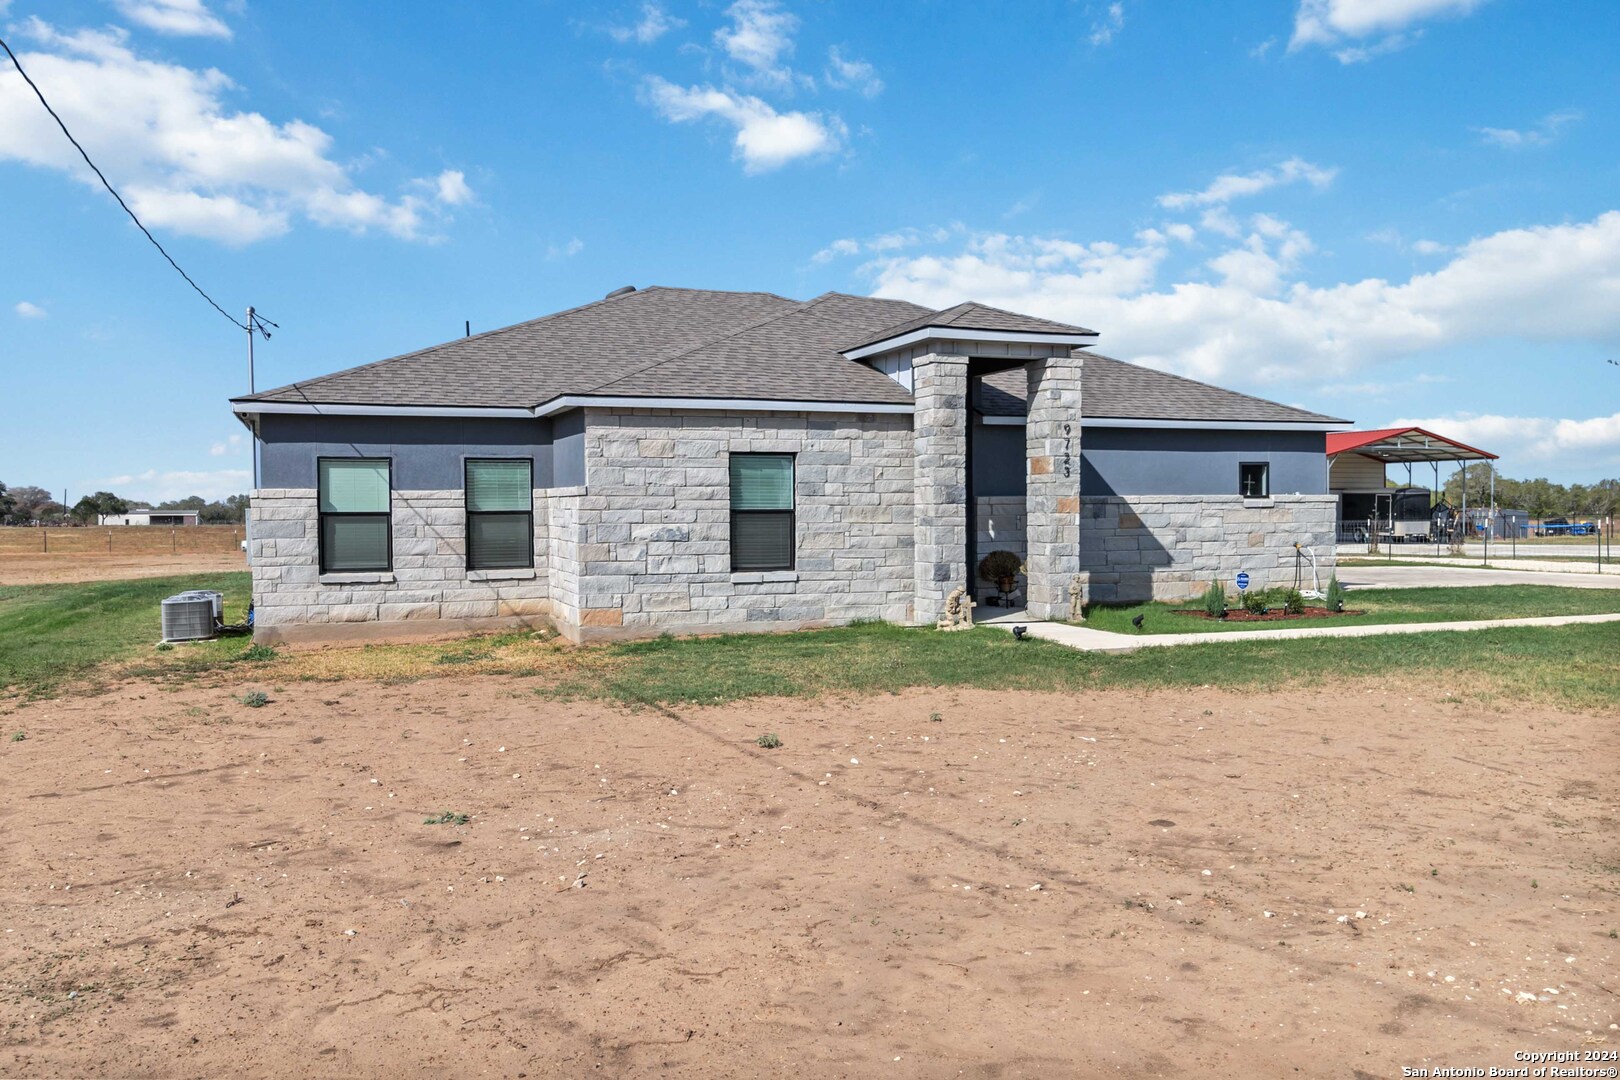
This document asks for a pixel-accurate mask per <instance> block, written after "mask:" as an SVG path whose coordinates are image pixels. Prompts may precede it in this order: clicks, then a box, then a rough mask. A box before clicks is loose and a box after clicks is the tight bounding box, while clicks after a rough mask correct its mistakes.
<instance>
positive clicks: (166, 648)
mask: <svg viewBox="0 0 1620 1080" xmlns="http://www.w3.org/2000/svg"><path fill="white" fill-rule="evenodd" d="M157 651H158V652H173V651H174V646H173V645H172V644H170V643H169V642H167V641H160V642H158V644H157Z"/></svg>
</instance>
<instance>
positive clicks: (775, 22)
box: [714, 0, 799, 86]
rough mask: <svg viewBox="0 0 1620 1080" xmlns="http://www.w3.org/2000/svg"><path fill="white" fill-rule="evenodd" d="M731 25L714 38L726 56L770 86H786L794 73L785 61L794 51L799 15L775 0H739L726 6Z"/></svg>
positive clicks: (718, 32)
mask: <svg viewBox="0 0 1620 1080" xmlns="http://www.w3.org/2000/svg"><path fill="white" fill-rule="evenodd" d="M726 15H727V17H729V18H730V19H731V25H729V26H723V27H721V28H720V29H718V30H716V31H715V32H714V40H715V43H716V44H717V45H719V46H720V48H721V49H723V50H724V51H725V53H726V55H727V56H729V57H731V59H733V60H735V61H737V62H738V63H739V64H742V65H744V66H745V67H747V68H748V69H750V71H751V72H752V74H753V77H754V78H756V79H758V80H759V81H760V82H763V83H765V84H768V85H773V86H787V85H790V84H791V83H792V82H793V81H794V73H793V71H792V70H791V69H790V68H788V67H787V66H786V65H785V64H783V63H782V59H783V57H785V56H787V55H788V54H790V53H792V52H793V34H794V32H795V31H797V30H798V28H799V19H798V16H796V15H794V14H792V13H791V12H787V11H783V10H782V8H781V5H779V4H777V3H775V0H737V2H736V3H734V4H732V5H731V6H730V7H729V8H727V9H726Z"/></svg>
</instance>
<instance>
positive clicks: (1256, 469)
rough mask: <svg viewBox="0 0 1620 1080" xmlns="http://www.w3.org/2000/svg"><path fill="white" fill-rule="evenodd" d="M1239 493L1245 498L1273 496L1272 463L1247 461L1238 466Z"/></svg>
mask: <svg viewBox="0 0 1620 1080" xmlns="http://www.w3.org/2000/svg"><path fill="white" fill-rule="evenodd" d="M1238 494H1240V495H1242V496H1243V497H1244V498H1245V499H1269V498H1271V465H1270V463H1269V462H1265V461H1245V462H1243V463H1242V464H1241V465H1239V466H1238Z"/></svg>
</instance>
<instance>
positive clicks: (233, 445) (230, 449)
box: [208, 435, 242, 457]
mask: <svg viewBox="0 0 1620 1080" xmlns="http://www.w3.org/2000/svg"><path fill="white" fill-rule="evenodd" d="M241 452H242V436H240V435H232V436H230V437H229V438H227V439H226V440H225V441H223V442H217V443H215V444H214V445H212V446H210V447H209V448H208V453H209V454H210V455H211V456H213V457H224V456H225V455H226V454H240V453H241Z"/></svg>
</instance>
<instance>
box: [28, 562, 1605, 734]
mask: <svg viewBox="0 0 1620 1080" xmlns="http://www.w3.org/2000/svg"><path fill="white" fill-rule="evenodd" d="M203 587H207V588H217V589H221V590H223V591H224V592H225V594H226V597H227V609H226V618H227V619H228V620H238V619H240V618H241V615H242V610H243V608H244V607H245V600H246V597H247V590H248V580H247V575H246V574H242V573H236V574H219V575H214V576H212V577H209V576H206V575H203V576H186V577H182V578H159V579H149V580H146V581H130V582H102V583H93V584H80V585H35V586H16V587H6V588H0V686H3V687H8V688H9V693H10V694H11V695H13V697H14V698H15V696H16V695H21V696H27V697H40V696H49V695H52V694H55V693H60V692H66V691H67V690H69V689H73V690H75V691H77V690H79V689H81V688H84V689H93V688H94V687H95V686H96V685H97V684H98V683H100V682H103V681H105V680H106V679H108V678H110V677H112V676H116V675H129V674H134V675H139V676H144V677H150V678H156V679H160V680H169V681H172V680H174V679H177V678H188V677H198V676H209V675H211V674H217V673H220V672H228V673H230V682H231V685H232V686H233V689H241V688H247V689H253V688H265V689H269V690H271V691H273V690H274V687H275V686H276V685H277V684H279V683H283V682H287V681H292V680H332V681H337V680H345V679H385V680H404V679H420V678H434V677H442V676H446V675H459V676H472V675H482V674H492V675H493V674H498V675H508V676H518V677H522V678H524V679H526V680H528V681H529V682H528V685H530V686H531V688H532V689H533V691H534V692H536V693H539V694H543V695H545V696H548V697H554V698H591V699H603V700H609V701H616V702H622V703H626V704H657V703H664V702H668V703H682V702H685V703H690V702H705V703H720V702H727V701H736V700H739V699H742V698H749V697H761V696H771V695H785V696H815V695H820V694H830V693H859V694H870V693H885V692H892V691H899V690H902V689H904V688H906V687H911V686H972V687H986V688H1004V689H1024V690H1056V691H1083V690H1090V689H1105V688H1131V689H1151V688H1160V687H1185V688H1198V687H1202V686H1215V687H1221V688H1225V689H1237V690H1246V691H1252V692H1255V693H1264V692H1267V691H1270V690H1275V689H1279V688H1283V687H1288V686H1299V685H1306V686H1318V685H1323V686H1334V685H1343V684H1344V683H1346V682H1348V681H1354V680H1361V679H1369V678H1371V679H1388V678H1415V679H1418V680H1420V681H1422V682H1423V683H1424V684H1426V685H1428V686H1430V687H1433V688H1434V690H1435V694H1436V696H1440V695H1441V694H1443V693H1447V692H1449V693H1451V694H1454V695H1456V696H1458V697H1467V698H1475V699H1479V698H1485V699H1493V698H1495V699H1501V700H1507V701H1524V702H1548V703H1554V704H1559V705H1564V706H1570V707H1579V708H1617V707H1620V664H1617V663H1615V661H1614V658H1615V656H1617V655H1620V623H1613V624H1603V625H1596V626H1572V627H1561V628H1525V629H1502V630H1487V631H1478V632H1473V633H1467V634H1434V635H1422V636H1417V637H1412V636H1403V637H1370V638H1348V639H1317V640H1304V641H1287V642H1241V643H1239V642H1228V643H1224V644H1221V645H1210V646H1206V645H1194V646H1186V647H1182V648H1177V649H1174V650H1158V649H1148V650H1143V651H1141V652H1138V653H1133V654H1129V655H1122V656H1107V655H1097V654H1086V653H1078V652H1074V651H1073V650H1070V649H1065V648H1062V647H1061V646H1057V645H1053V644H1050V643H1047V642H1042V641H1036V640H1033V639H1028V640H1025V641H1022V642H1019V641H1015V640H1014V639H1013V637H1012V635H1011V634H1008V633H1007V632H1006V631H1004V630H999V629H992V628H989V627H980V628H978V629H976V630H972V631H969V632H965V633H952V634H942V633H939V632H937V631H934V630H929V629H914V628H905V627H898V626H890V625H887V624H878V623H874V624H864V625H857V626H850V627H843V628H839V629H833V630H821V631H813V632H806V633H799V634H740V635H730V636H724V637H711V638H684V639H675V638H660V639H657V640H654V641H644V642H631V643H624V644H618V645H606V646H600V647H591V648H576V647H573V646H569V645H566V644H564V643H561V642H559V641H558V640H556V639H555V638H554V637H551V636H549V635H541V634H531V633H528V632H512V633H504V634H493V635H486V636H483V637H478V638H469V639H466V640H462V641H457V642H451V643H448V644H447V643H442V642H441V643H432V644H429V643H419V644H412V645H397V646H389V645H373V646H368V647H363V648H352V649H328V650H315V651H301V652H280V653H274V652H271V651H269V650H258V651H256V652H255V654H253V655H246V650H247V648H248V642H247V639H246V638H240V637H239V638H228V639H222V640H219V641H213V642H204V643H198V644H193V645H181V646H176V647H175V648H173V649H170V650H163V651H159V650H157V649H156V648H155V647H154V646H155V642H156V640H157V637H158V615H159V602H160V601H161V600H162V599H163V598H164V597H165V596H170V595H173V594H174V593H175V592H178V591H180V590H181V589H184V588H203ZM1496 594H1500V595H1496ZM1353 602H1354V603H1357V604H1367V605H1369V606H1373V605H1378V606H1380V607H1381V608H1382V606H1383V605H1389V607H1388V608H1387V609H1383V613H1384V614H1386V615H1390V616H1395V615H1399V617H1400V619H1402V620H1408V619H1419V618H1423V617H1426V615H1427V617H1435V618H1472V617H1476V616H1488V615H1506V614H1513V615H1525V614H1547V613H1549V611H1574V610H1579V611H1599V610H1600V611H1616V610H1620V594H1616V593H1608V592H1594V591H1592V590H1580V589H1554V588H1539V587H1538V588H1516V587H1502V588H1498V587H1486V588H1479V589H1436V590H1415V589H1403V590H1388V591H1377V592H1375V591H1373V590H1368V591H1366V592H1360V593H1355V594H1353ZM1397 609H1398V610H1397ZM1132 610H1133V609H1113V610H1111V611H1103V610H1101V609H1099V610H1098V611H1096V612H1094V613H1093V615H1092V621H1091V625H1094V626H1097V625H1103V624H1104V623H1105V622H1106V623H1109V624H1110V625H1109V628H1119V627H1120V626H1123V627H1124V629H1126V630H1127V631H1128V630H1129V618H1130V615H1131V613H1132ZM1135 610H1136V611H1142V610H1144V609H1135ZM1145 610H1146V611H1147V612H1148V613H1149V616H1150V620H1144V622H1145V623H1146V622H1148V621H1152V622H1155V623H1156V622H1158V621H1160V620H1162V621H1166V622H1168V621H1169V620H1172V619H1174V620H1175V625H1174V626H1172V627H1167V628H1166V629H1180V628H1181V624H1182V623H1188V624H1192V625H1193V626H1197V625H1198V624H1199V623H1200V620H1196V619H1185V618H1182V617H1180V616H1173V615H1170V614H1168V612H1167V609H1165V608H1164V607H1163V606H1159V605H1153V606H1148V607H1146V609H1145ZM1154 628H1155V629H1158V628H1157V627H1154ZM238 684H240V686H238ZM1347 692H1348V691H1347ZM4 697H5V694H0V703H3V698H4Z"/></svg>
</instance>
